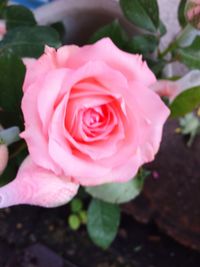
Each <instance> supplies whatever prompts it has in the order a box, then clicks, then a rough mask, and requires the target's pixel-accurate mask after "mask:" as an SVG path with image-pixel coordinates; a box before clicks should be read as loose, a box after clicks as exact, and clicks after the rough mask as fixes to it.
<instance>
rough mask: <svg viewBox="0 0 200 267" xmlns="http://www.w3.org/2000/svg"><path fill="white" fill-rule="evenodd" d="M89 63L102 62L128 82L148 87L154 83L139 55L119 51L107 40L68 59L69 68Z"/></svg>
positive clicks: (78, 51) (150, 72)
mask: <svg viewBox="0 0 200 267" xmlns="http://www.w3.org/2000/svg"><path fill="white" fill-rule="evenodd" d="M89 61H102V62H104V63H106V64H107V65H108V66H109V67H111V68H113V69H114V70H116V71H119V72H121V73H122V74H124V76H125V77H126V78H127V79H128V80H130V81H133V80H134V81H141V82H142V83H143V84H144V85H146V86H149V85H150V84H152V83H154V82H155V81H156V78H155V76H154V74H153V72H152V71H151V70H150V69H149V68H148V66H147V64H146V62H143V61H142V57H141V56H139V55H133V54H130V53H126V52H124V51H122V50H120V49H119V48H118V47H117V46H116V45H115V44H114V43H113V42H112V41H111V40H110V39H109V38H103V39H101V40H100V41H98V42H96V43H95V44H92V45H86V46H84V47H82V48H80V49H79V50H77V51H76V53H73V54H71V55H70V57H69V59H68V67H69V68H79V67H80V66H82V65H84V64H85V63H87V62H89Z"/></svg>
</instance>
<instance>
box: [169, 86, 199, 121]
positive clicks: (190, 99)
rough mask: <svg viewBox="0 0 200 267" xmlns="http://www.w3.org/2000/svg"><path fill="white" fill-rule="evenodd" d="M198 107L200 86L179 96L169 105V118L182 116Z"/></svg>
mask: <svg viewBox="0 0 200 267" xmlns="http://www.w3.org/2000/svg"><path fill="white" fill-rule="evenodd" d="M198 105H200V86H197V87H193V88H191V89H188V90H186V91H184V92H182V93H181V94H179V95H178V96H177V97H176V98H175V100H174V101H173V102H172V103H171V105H170V109H171V116H172V117H173V118H175V117H180V116H184V115H185V114H187V113H189V112H191V111H193V110H194V109H195V108H196V107H198Z"/></svg>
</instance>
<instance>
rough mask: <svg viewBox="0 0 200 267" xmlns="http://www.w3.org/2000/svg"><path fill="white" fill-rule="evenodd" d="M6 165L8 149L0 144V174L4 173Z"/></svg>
mask: <svg viewBox="0 0 200 267" xmlns="http://www.w3.org/2000/svg"><path fill="white" fill-rule="evenodd" d="M7 163H8V148H7V146H6V145H5V144H1V143H0V174H2V172H3V171H4V169H5V168H6V166H7Z"/></svg>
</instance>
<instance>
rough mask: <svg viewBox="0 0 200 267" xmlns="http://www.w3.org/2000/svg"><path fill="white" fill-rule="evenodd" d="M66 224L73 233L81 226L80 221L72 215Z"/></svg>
mask: <svg viewBox="0 0 200 267" xmlns="http://www.w3.org/2000/svg"><path fill="white" fill-rule="evenodd" d="M68 223H69V227H70V228H71V229H72V230H74V231H76V230H78V229H79V227H80V226H81V222H80V219H79V217H78V216H77V215H75V214H72V215H70V216H69V218H68Z"/></svg>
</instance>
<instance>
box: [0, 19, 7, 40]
mask: <svg viewBox="0 0 200 267" xmlns="http://www.w3.org/2000/svg"><path fill="white" fill-rule="evenodd" d="M5 34H6V23H5V21H4V20H0V40H2V39H3V36H4V35H5Z"/></svg>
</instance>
